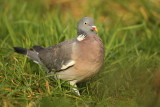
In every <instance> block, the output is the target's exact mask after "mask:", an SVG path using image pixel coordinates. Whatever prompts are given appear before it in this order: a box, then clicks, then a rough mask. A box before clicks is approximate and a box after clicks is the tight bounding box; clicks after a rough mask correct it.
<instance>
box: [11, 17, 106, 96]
mask: <svg viewBox="0 0 160 107" xmlns="http://www.w3.org/2000/svg"><path fill="white" fill-rule="evenodd" d="M77 29H78V31H77V34H78V37H77V38H74V39H70V40H66V41H63V42H61V43H59V44H57V45H54V46H52V47H48V48H45V47H41V46H33V48H32V49H24V48H21V47H14V50H15V52H17V53H20V54H23V55H25V56H27V57H29V58H30V59H32V60H33V61H34V62H37V63H39V64H40V65H41V66H42V67H43V68H44V65H45V66H46V68H47V70H46V71H47V73H48V74H49V71H54V73H55V74H57V76H56V78H58V79H63V80H71V81H70V84H71V85H74V86H75V87H76V83H77V82H80V81H82V80H85V79H87V78H89V77H90V76H92V75H94V74H95V73H97V72H98V71H99V69H100V67H101V66H102V64H103V60H104V47H103V44H102V40H101V39H100V37H99V36H98V35H97V33H96V32H95V31H97V28H96V26H95V25H94V20H93V19H92V18H90V17H84V18H82V19H81V20H80V21H79V23H78V26H77ZM73 90H74V91H75V92H76V93H77V94H78V95H80V94H79V91H78V90H77V89H76V88H73Z"/></svg>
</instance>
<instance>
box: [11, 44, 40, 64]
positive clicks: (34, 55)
mask: <svg viewBox="0 0 160 107" xmlns="http://www.w3.org/2000/svg"><path fill="white" fill-rule="evenodd" d="M13 48H14V51H15V52H17V53H19V54H23V55H25V56H27V57H28V58H30V59H32V60H33V61H34V62H35V63H40V64H41V63H42V62H41V61H40V58H39V57H38V53H37V52H36V51H34V50H32V49H25V48H21V47H13Z"/></svg>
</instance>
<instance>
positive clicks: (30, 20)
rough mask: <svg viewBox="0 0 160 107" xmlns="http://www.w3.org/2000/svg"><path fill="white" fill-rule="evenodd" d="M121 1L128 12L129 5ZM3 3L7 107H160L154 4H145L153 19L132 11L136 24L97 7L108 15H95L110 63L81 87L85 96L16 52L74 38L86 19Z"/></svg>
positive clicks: (1, 93) (2, 101) (2, 93)
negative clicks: (78, 27) (79, 22)
mask: <svg viewBox="0 0 160 107" xmlns="http://www.w3.org/2000/svg"><path fill="white" fill-rule="evenodd" d="M115 2H116V3H117V2H118V3H119V4H121V5H123V6H124V7H125V8H127V9H128V7H127V6H128V5H127V3H126V0H125V2H121V1H120V0H116V1H115ZM0 3H1V5H0V105H1V106H5V107H7V106H39V105H40V106H46V105H47V106H55V105H56V106H61V107H64V106H86V107H88V106H102V107H104V106H109V107H112V106H116V107H117V106H118V107H136V106H138V107H139V106H142V107H143V106H150V105H152V106H158V105H159V104H160V103H159V101H158V100H159V97H158V96H157V94H156V88H155V87H154V73H155V72H156V71H160V21H159V19H158V18H157V17H155V16H154V15H153V14H152V12H153V11H154V12H157V14H159V13H160V10H159V9H157V8H155V7H154V5H153V4H152V5H153V6H152V5H151V4H150V3H148V2H147V1H145V0H142V1H140V3H141V5H142V6H143V7H144V8H145V9H146V10H147V12H148V16H149V19H148V20H146V19H145V18H143V17H142V15H141V14H140V13H134V12H131V13H133V15H134V16H133V18H132V20H122V19H121V18H115V17H116V16H115V14H114V13H112V12H111V11H110V12H108V11H109V10H110V9H109V8H105V5H102V4H101V3H100V5H97V8H98V7H103V11H102V9H99V10H98V9H97V10H98V11H96V10H93V11H92V13H90V14H92V15H93V16H95V17H93V18H94V19H95V24H96V26H97V28H98V30H99V32H98V34H99V36H100V37H101V38H102V40H103V44H104V47H105V61H104V64H103V67H102V69H101V70H100V72H99V73H98V74H97V75H95V76H94V77H93V78H91V79H90V80H88V81H86V82H84V83H80V84H78V87H79V90H80V92H81V96H80V97H79V96H77V95H76V94H75V93H74V92H73V91H72V90H71V86H69V85H68V83H67V82H64V81H60V80H54V79H53V78H52V77H49V76H48V75H47V74H46V73H45V72H44V71H43V70H41V69H40V67H39V66H38V65H36V64H35V63H34V62H32V61H31V60H30V59H27V58H25V57H24V56H22V55H19V54H16V53H14V52H13V47H14V46H20V47H24V48H31V47H32V46H34V45H40V46H45V47H47V46H52V45H54V44H57V43H59V42H61V41H64V40H67V39H71V38H74V37H76V35H77V30H76V27H77V22H78V21H79V19H80V17H79V18H72V16H71V15H70V12H68V14H67V15H66V16H65V17H64V16H63V12H62V11H61V9H60V7H57V8H52V9H50V8H48V7H45V6H44V5H43V4H42V3H40V2H38V1H34V2H33V1H21V0H11V1H10V0H2V1H0ZM137 3H139V2H137ZM104 8H105V10H104ZM128 10H129V9H128ZM129 11H131V10H129ZM107 12H108V14H107V15H106V13H107ZM84 14H87V13H84ZM98 15H99V16H101V15H103V16H104V17H107V16H110V17H111V18H113V20H112V21H111V22H107V23H103V22H101V21H100V20H99V19H98ZM82 17H83V16H82ZM130 23H131V24H130ZM106 28H109V30H108V31H107V30H106Z"/></svg>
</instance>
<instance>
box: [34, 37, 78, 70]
mask: <svg viewBox="0 0 160 107" xmlns="http://www.w3.org/2000/svg"><path fill="white" fill-rule="evenodd" d="M75 42H76V39H71V40H66V41H64V42H61V43H59V44H57V45H54V46H52V47H48V48H43V47H39V46H34V47H33V50H34V51H36V52H37V54H38V56H39V58H40V60H41V61H42V62H43V63H44V64H45V65H46V67H47V68H48V69H49V70H56V71H61V70H64V69H67V68H69V67H71V66H73V65H74V64H75V61H74V60H72V58H71V55H72V47H73V44H74V43H75Z"/></svg>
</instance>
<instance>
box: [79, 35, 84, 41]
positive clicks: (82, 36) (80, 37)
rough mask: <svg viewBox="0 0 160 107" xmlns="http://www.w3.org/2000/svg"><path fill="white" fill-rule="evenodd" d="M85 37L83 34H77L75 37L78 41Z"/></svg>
mask: <svg viewBox="0 0 160 107" xmlns="http://www.w3.org/2000/svg"><path fill="white" fill-rule="evenodd" d="M84 39H85V35H82V34H81V35H78V37H77V40H78V41H82V40H84Z"/></svg>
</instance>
